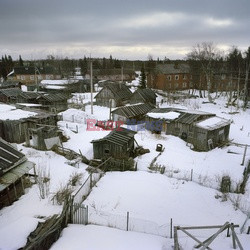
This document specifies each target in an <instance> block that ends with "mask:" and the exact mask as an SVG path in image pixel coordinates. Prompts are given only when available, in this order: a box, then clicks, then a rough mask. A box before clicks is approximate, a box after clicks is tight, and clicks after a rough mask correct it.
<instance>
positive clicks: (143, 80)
mask: <svg viewBox="0 0 250 250" xmlns="http://www.w3.org/2000/svg"><path fill="white" fill-rule="evenodd" d="M140 87H141V88H142V89H145V88H146V74H145V69H144V67H142V68H141V77H140Z"/></svg>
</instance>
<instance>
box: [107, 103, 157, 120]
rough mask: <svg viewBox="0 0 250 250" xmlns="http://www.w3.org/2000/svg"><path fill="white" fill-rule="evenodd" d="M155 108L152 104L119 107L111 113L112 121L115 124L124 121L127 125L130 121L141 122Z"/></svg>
mask: <svg viewBox="0 0 250 250" xmlns="http://www.w3.org/2000/svg"><path fill="white" fill-rule="evenodd" d="M154 108H155V106H154V105H153V104H151V103H140V104H134V105H128V106H122V107H118V108H116V109H115V110H113V111H112V112H111V113H112V118H113V119H112V120H113V121H115V122H117V121H122V122H124V123H127V121H128V120H130V121H131V120H134V121H140V120H142V119H143V118H144V117H145V115H146V114H147V113H148V112H149V111H150V110H152V109H154Z"/></svg>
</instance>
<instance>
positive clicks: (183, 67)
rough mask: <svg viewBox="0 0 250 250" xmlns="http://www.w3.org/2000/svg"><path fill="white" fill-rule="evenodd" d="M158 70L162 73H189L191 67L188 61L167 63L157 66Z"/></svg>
mask: <svg viewBox="0 0 250 250" xmlns="http://www.w3.org/2000/svg"><path fill="white" fill-rule="evenodd" d="M156 72H157V73H160V74H188V73H189V72H190V67H189V65H188V64H187V63H178V64H177V63H166V64H159V65H157V66H156Z"/></svg>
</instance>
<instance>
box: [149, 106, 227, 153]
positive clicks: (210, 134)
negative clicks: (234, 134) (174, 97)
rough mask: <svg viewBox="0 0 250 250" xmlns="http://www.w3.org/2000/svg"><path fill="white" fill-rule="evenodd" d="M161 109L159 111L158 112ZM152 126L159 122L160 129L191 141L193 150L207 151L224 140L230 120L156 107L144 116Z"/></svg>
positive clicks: (205, 114) (205, 113)
mask: <svg viewBox="0 0 250 250" xmlns="http://www.w3.org/2000/svg"><path fill="white" fill-rule="evenodd" d="M159 111H161V112H159ZM146 121H148V123H149V124H150V125H151V126H146V128H147V127H148V128H151V130H152V128H153V125H154V126H156V125H157V126H158V127H159V124H156V121H158V122H160V125H161V128H160V129H161V130H160V131H163V132H164V133H166V134H168V135H174V136H178V137H180V138H181V139H183V140H185V141H186V142H188V143H191V144H192V145H193V147H194V149H195V150H198V151H208V150H211V149H212V148H214V147H217V146H219V145H220V144H222V143H224V142H226V141H227V140H228V136H229V130H230V121H229V120H226V119H223V118H220V117H217V116H216V115H215V114H211V113H207V112H202V111H197V110H192V111H191V110H181V109H172V108H169V109H156V110H152V111H151V112H150V113H148V114H147V116H146Z"/></svg>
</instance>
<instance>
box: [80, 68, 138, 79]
mask: <svg viewBox="0 0 250 250" xmlns="http://www.w3.org/2000/svg"><path fill="white" fill-rule="evenodd" d="M93 77H94V79H95V80H98V81H102V80H108V81H129V82H131V81H132V80H134V79H135V71H133V70H129V69H96V70H93ZM85 78H86V79H90V72H87V74H86V75H85Z"/></svg>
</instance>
